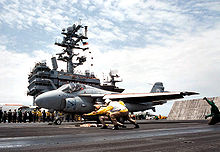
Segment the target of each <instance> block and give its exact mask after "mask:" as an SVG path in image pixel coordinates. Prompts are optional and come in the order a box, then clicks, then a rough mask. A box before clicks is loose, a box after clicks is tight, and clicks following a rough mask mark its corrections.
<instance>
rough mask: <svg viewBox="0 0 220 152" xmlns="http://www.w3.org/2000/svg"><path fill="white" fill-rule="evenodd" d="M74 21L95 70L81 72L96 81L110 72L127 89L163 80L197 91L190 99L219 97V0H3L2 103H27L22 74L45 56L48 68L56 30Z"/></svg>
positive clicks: (169, 87) (0, 43) (163, 110)
mask: <svg viewBox="0 0 220 152" xmlns="http://www.w3.org/2000/svg"><path fill="white" fill-rule="evenodd" d="M79 19H81V20H82V23H83V24H84V25H88V30H89V32H88V37H89V40H88V42H89V48H90V51H92V56H93V57H94V61H93V64H94V67H93V68H91V67H89V66H88V64H86V65H85V66H83V67H80V69H90V70H91V71H94V72H95V74H96V75H97V76H98V77H99V78H100V79H102V77H103V72H104V73H106V74H107V73H108V72H109V70H110V69H116V70H118V72H119V74H120V75H121V77H122V78H123V82H122V83H120V84H118V85H119V86H120V87H123V88H125V89H126V92H149V91H150V89H151V87H152V86H151V85H149V84H148V83H154V82H157V81H161V82H164V85H165V88H166V90H175V91H185V90H187V91H197V92H199V93H200V96H195V98H202V97H204V96H210V97H211V96H219V94H220V89H219V86H220V76H219V75H220V2H219V1H218V0H193V1H189V0H161V1H159V0H149V1H144V0H130V1H128V0H108V1H103V0H92V1H88V0H80V1H77V0H60V1H49V0H48V1H46V0H45V1H43V0H20V1H19V0H14V1H11V0H1V1H0V53H1V55H0V102H12V103H23V104H28V105H29V104H32V97H30V96H29V97H27V95H26V92H27V85H28V79H27V77H28V73H29V72H30V70H31V68H33V67H34V64H35V62H38V61H41V60H44V59H46V60H47V62H48V65H49V66H50V67H51V62H50V58H51V57H52V56H53V55H55V54H56V53H57V52H61V50H62V48H59V47H57V46H55V45H54V42H55V40H56V39H58V40H59V39H61V38H62V37H61V34H60V32H61V29H62V28H64V27H68V26H71V25H72V24H73V23H76V22H78V21H79ZM61 67H62V66H60V68H61ZM186 99H187V98H186ZM171 106H172V102H168V104H165V105H164V106H162V107H159V108H157V109H158V113H161V114H165V115H167V114H168V112H169V109H170V108H171Z"/></svg>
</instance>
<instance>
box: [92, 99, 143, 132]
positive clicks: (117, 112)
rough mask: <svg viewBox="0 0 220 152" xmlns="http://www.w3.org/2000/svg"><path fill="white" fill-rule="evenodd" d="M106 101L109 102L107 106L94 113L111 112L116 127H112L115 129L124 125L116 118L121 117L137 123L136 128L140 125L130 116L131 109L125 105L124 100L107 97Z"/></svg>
mask: <svg viewBox="0 0 220 152" xmlns="http://www.w3.org/2000/svg"><path fill="white" fill-rule="evenodd" d="M105 102H106V104H107V107H105V108H103V109H100V110H98V111H96V112H92V113H93V115H97V114H103V113H109V116H110V118H111V120H112V123H113V124H114V127H113V128H112V129H113V130H118V129H119V128H118V127H119V126H122V127H124V125H123V124H122V123H119V122H117V120H116V118H119V117H124V118H126V119H127V120H128V121H129V122H131V123H132V124H134V125H135V128H139V125H138V124H137V123H136V121H135V120H133V119H131V118H130V117H129V111H128V109H127V108H126V107H125V104H124V102H123V101H111V100H109V99H106V101H105Z"/></svg>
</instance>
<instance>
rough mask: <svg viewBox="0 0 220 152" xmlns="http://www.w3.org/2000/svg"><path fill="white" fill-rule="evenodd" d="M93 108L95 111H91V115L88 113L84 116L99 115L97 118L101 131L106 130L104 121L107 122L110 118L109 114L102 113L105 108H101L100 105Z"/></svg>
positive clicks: (106, 112)
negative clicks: (100, 124)
mask: <svg viewBox="0 0 220 152" xmlns="http://www.w3.org/2000/svg"><path fill="white" fill-rule="evenodd" d="M94 106H95V110H96V111H93V112H91V113H88V114H85V115H87V116H91V115H100V116H99V120H100V122H101V123H102V127H101V129H107V128H108V126H107V125H106V123H105V120H108V119H109V118H110V117H109V114H110V113H109V112H108V111H103V109H104V108H105V107H101V106H100V105H98V104H97V105H94Z"/></svg>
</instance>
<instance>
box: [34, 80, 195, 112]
mask: <svg viewBox="0 0 220 152" xmlns="http://www.w3.org/2000/svg"><path fill="white" fill-rule="evenodd" d="M195 94H198V93H196V92H187V91H186V92H168V91H166V92H164V87H163V84H162V83H161V82H157V83H155V84H154V86H153V88H152V90H151V92H150V93H116V92H111V91H106V90H102V89H98V88H95V87H92V86H89V85H84V84H79V83H69V84H65V85H63V86H61V87H60V88H58V89H57V90H53V91H48V92H45V93H43V94H41V95H39V96H38V97H37V98H36V99H35V100H36V104H37V106H39V107H40V108H46V109H49V110H51V111H53V110H55V111H62V112H64V113H74V114H85V113H89V112H91V111H93V110H94V109H95V107H94V105H95V104H97V103H104V101H105V100H106V99H110V100H122V101H123V102H124V103H125V105H126V107H127V108H128V110H129V111H130V112H137V111H144V110H148V109H152V110H153V111H155V106H156V105H162V104H164V103H166V102H167V100H173V99H180V98H184V96H190V95H195Z"/></svg>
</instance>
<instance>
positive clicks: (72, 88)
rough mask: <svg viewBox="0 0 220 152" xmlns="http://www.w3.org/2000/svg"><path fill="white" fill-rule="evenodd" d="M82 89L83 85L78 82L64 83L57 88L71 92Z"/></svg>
mask: <svg viewBox="0 0 220 152" xmlns="http://www.w3.org/2000/svg"><path fill="white" fill-rule="evenodd" d="M83 89H84V87H83V86H81V85H79V84H75V83H70V84H65V85H63V86H61V87H60V88H59V89H58V90H61V91H63V92H65V93H72V92H77V91H80V90H83Z"/></svg>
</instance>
